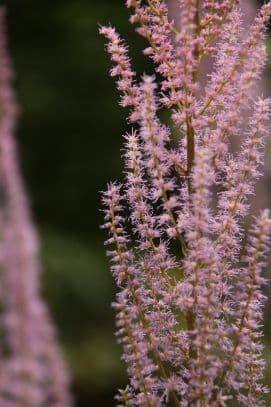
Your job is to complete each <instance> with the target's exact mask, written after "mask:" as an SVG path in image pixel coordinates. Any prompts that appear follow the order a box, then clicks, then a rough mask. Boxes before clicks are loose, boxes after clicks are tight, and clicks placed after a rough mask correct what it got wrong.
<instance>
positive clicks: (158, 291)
mask: <svg viewBox="0 0 271 407" xmlns="http://www.w3.org/2000/svg"><path fill="white" fill-rule="evenodd" d="M176 4H177V6H178V7H176V9H175V10H178V12H176V13H175V16H174V21H173V20H171V19H170V17H169V13H168V7H167V4H166V2H165V1H163V0H146V1H143V0H128V1H127V7H128V8H129V9H131V10H132V15H131V18H130V20H131V22H132V23H133V24H135V25H136V27H137V28H136V31H137V32H138V33H139V34H140V35H141V36H143V37H144V38H145V40H146V42H147V46H146V48H145V49H144V51H143V52H144V54H145V55H147V56H149V57H150V58H151V60H152V61H153V63H154V70H155V74H157V75H159V80H156V77H155V75H146V74H145V75H143V76H142V80H141V82H139V83H138V82H137V81H136V76H135V73H134V71H133V69H132V68H131V63H130V59H129V57H128V54H127V48H126V46H125V45H124V43H123V42H122V41H121V40H120V37H119V36H118V34H116V31H115V30H114V29H113V28H111V27H109V28H107V27H102V28H101V29H100V32H101V34H103V35H105V37H106V38H107V40H108V41H109V44H108V45H107V50H108V52H109V54H110V56H111V59H112V61H113V62H114V64H115V65H114V68H113V70H112V71H111V74H112V76H118V80H117V87H118V89H119V90H120V92H121V97H122V99H121V104H122V105H124V106H130V108H131V113H130V119H131V120H130V121H131V122H134V123H133V125H134V128H132V129H131V131H129V133H128V134H126V135H125V145H124V147H125V152H124V161H125V179H124V181H123V185H121V184H117V183H111V184H109V186H108V190H107V191H106V192H105V194H104V197H103V203H104V206H105V224H104V228H105V229H107V230H108V232H109V238H108V240H107V241H106V244H107V245H109V246H110V248H109V250H108V255H109V256H110V258H111V270H112V273H113V275H114V277H115V279H116V283H117V285H118V289H119V292H118V294H117V297H116V301H115V302H114V304H113V306H114V308H115V310H116V312H117V336H118V339H119V342H120V343H121V344H122V346H123V349H124V353H123V360H124V361H125V363H126V365H127V372H128V376H129V384H128V386H127V387H126V388H125V389H124V390H121V391H120V392H119V395H118V396H117V401H118V405H119V406H126V407H127V406H147V407H152V406H166V405H170V406H171V405H174V406H187V407H207V406H208V407H209V406H212V407H218V406H229V405H231V404H230V403H232V402H237V403H239V404H238V405H242V406H244V407H247V406H250V407H256V406H263V405H265V403H264V394H265V392H266V391H267V390H268V389H266V388H265V387H264V386H263V383H262V380H263V372H264V365H265V364H264V361H263V358H262V350H263V345H262V342H261V336H262V331H261V330H262V327H261V325H262V317H263V306H264V301H265V296H264V295H263V293H262V285H263V284H265V283H266V281H265V279H264V277H263V276H262V271H263V268H264V266H265V263H264V261H265V257H266V254H267V250H268V245H269V240H270V239H269V234H270V231H271V220H270V215H269V212H268V211H267V210H263V211H262V212H261V213H260V215H259V217H258V218H257V219H255V218H253V217H252V216H251V215H250V204H251V197H252V196H253V194H254V188H255V184H256V182H257V180H258V178H259V177H260V176H261V171H262V168H261V166H262V164H263V153H264V146H265V139H266V136H267V134H268V129H267V122H268V119H269V114H270V100H269V99H263V98H255V96H254V93H255V84H256V83H257V80H258V79H259V77H260V75H261V73H262V71H263V68H264V64H265V61H266V50H265V45H264V39H265V32H266V26H267V24H268V22H269V19H270V15H271V4H270V3H269V2H268V3H266V4H264V5H263V6H262V7H261V9H260V10H259V12H258V14H257V15H256V16H255V19H254V21H253V22H252V24H251V27H250V30H245V29H244V25H243V17H244V16H243V14H242V9H241V8H240V5H239V1H237V0H236V1H234V0H224V1H217V2H216V1H208V0H193V1H191V0H189V1H188V0H176ZM210 60H211V61H212V71H211V73H209V74H206V78H205V79H202V78H199V74H201V75H202V69H201V68H202V65H203V64H204V63H205V62H206V61H210ZM208 63H209V62H208ZM161 109H167V110H168V111H169V117H170V118H171V121H172V123H171V126H170V125H169V124H168V125H167V124H166V123H163V122H162V121H161V119H160V114H159V111H160V110H161ZM172 129H173V131H174V141H175V142H174V143H173V135H172ZM176 132H177V134H178V136H179V139H178V140H177V143H176ZM236 141H238V142H236ZM233 146H239V147H238V148H237V149H236V147H235V148H233ZM247 225H250V226H249V227H247Z"/></svg>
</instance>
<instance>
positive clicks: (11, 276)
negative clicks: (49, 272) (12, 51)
mask: <svg viewBox="0 0 271 407" xmlns="http://www.w3.org/2000/svg"><path fill="white" fill-rule="evenodd" d="M4 23H5V10H4V9H3V7H2V8H1V9H0V61H1V64H0V111H1V113H0V187H1V203H0V223H1V237H0V267H1V295H0V298H1V304H2V308H3V309H2V312H1V319H0V321H1V332H2V333H3V335H2V338H4V344H3V343H2V346H1V355H0V359H1V377H0V405H1V406H3V407H5V406H7V407H9V406H10V407H21V406H28V407H31V406H32V407H42V406H48V407H49V406H52V407H53V406H55V407H64V406H70V405H71V398H70V395H69V390H68V385H69V378H68V374H67V369H66V364H65V362H64V360H63V358H62V355H61V351H60V349H59V347H58V344H57V339H56V333H55V330H54V327H53V326H52V322H51V319H50V316H49V314H48V309H47V307H46V305H45V303H44V301H43V299H42V298H41V295H40V284H39V280H40V265H39V261H38V239H37V235H36V231H35V228H34V226H33V222H32V219H31V215H30V211H29V204H28V200H27V198H26V194H25V191H24V187H23V182H22V179H21V175H20V172H19V166H18V158H17V149H16V143H15V139H14V136H13V134H14V130H15V126H16V121H17V115H18V107H17V104H16V101H15V96H14V93H13V89H12V87H11V81H12V79H13V70H12V67H11V63H10V60H9V57H8V55H7V51H6V36H5V28H4V25H5V24H4Z"/></svg>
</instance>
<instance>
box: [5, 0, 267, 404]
mask: <svg viewBox="0 0 271 407" xmlns="http://www.w3.org/2000/svg"><path fill="white" fill-rule="evenodd" d="M0 3H1V4H5V5H7V6H8V10H9V12H8V31H9V43H10V51H11V55H12V58H13V61H14V65H15V69H16V78H17V79H16V84H15V86H16V91H17V95H18V100H19V103H20V106H21V110H22V113H21V119H20V122H19V125H18V132H17V138H18V144H19V149H20V156H21V165H22V170H23V174H24V177H25V180H26V184H27V189H28V191H29V195H30V197H31V201H32V208H33V213H34V217H35V220H36V223H37V225H38V228H39V231H40V235H41V255H42V262H43V267H44V274H43V288H44V296H45V297H46V298H47V299H48V301H49V304H50V308H51V311H52V314H53V316H54V319H55V321H56V324H57V326H58V329H59V336H60V339H61V342H62V344H63V349H64V351H65V354H66V356H67V360H68V362H69V364H70V368H71V374H72V376H73V391H74V394H75V398H76V401H77V402H76V405H77V406H78V407H81V406H108V407H109V406H113V405H114V401H113V396H114V394H115V392H116V389H117V388H118V387H120V386H124V385H125V372H124V369H123V366H122V364H121V362H120V360H119V359H120V349H119V348H118V346H117V345H116V344H115V338H114V335H113V332H114V318H113V314H112V311H111V308H110V303H111V301H112V299H113V295H114V286H113V282H112V279H111V276H110V274H109V271H108V264H107V260H106V259H105V257H104V248H103V233H102V232H101V231H100V230H99V224H101V223H102V217H101V213H100V211H99V208H100V203H99V201H100V193H99V191H101V190H103V189H104V188H105V185H106V182H108V181H109V180H111V179H115V178H116V179H120V177H121V175H120V173H121V167H122V164H121V159H120V152H119V151H120V148H121V142H122V140H121V136H122V134H123V133H125V131H126V130H127V128H128V126H127V123H126V113H127V112H125V111H123V109H121V108H120V107H119V106H118V103H117V100H118V94H117V92H116V91H115V88H114V83H113V80H112V79H111V78H109V76H108V70H109V67H110V63H109V59H108V57H107V55H106V54H105V52H104V40H103V38H100V37H99V35H98V24H99V23H100V24H107V23H108V22H110V23H112V24H113V25H116V26H117V27H118V30H119V31H120V32H121V34H122V36H123V37H125V38H126V39H127V40H128V42H129V44H130V45H131V48H132V50H133V51H132V56H133V57H134V59H135V66H136V68H137V70H138V72H139V73H140V74H142V73H143V72H144V71H147V72H151V70H150V66H149V65H148V64H147V62H146V59H145V58H143V57H142V56H141V53H140V49H141V47H142V40H140V39H139V38H137V37H136V36H135V35H134V34H133V28H132V27H131V26H130V25H129V23H128V11H127V10H126V9H125V7H124V1H123V2H122V1H120V0H115V1H105V0H104V1H102V0H100V1H96V0H90V1H81V0H79V1H76V0H75V1H68V0H65V1H61V0H55V1H47V2H43V1H37V0H30V1H23V0H17V1H12V0H11V1H5V2H0ZM269 330H270V329H269ZM267 331H268V325H267ZM269 338H270V335H269Z"/></svg>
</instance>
